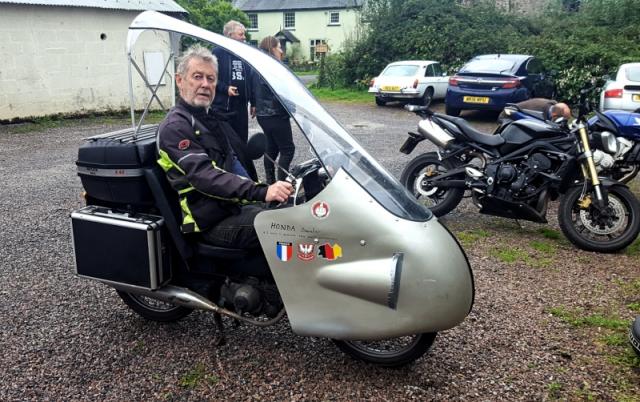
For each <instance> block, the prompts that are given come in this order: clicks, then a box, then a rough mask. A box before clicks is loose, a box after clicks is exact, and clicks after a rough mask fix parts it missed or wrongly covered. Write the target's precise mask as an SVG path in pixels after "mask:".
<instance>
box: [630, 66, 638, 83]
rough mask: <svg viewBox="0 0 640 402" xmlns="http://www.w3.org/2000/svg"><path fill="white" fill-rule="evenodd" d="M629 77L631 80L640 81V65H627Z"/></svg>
mask: <svg viewBox="0 0 640 402" xmlns="http://www.w3.org/2000/svg"><path fill="white" fill-rule="evenodd" d="M627 79H628V80H629V81H640V66H633V67H627Z"/></svg>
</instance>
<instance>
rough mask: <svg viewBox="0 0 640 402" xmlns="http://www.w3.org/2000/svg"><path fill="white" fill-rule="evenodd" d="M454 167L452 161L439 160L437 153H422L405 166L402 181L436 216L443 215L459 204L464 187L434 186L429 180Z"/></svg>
mask: <svg viewBox="0 0 640 402" xmlns="http://www.w3.org/2000/svg"><path fill="white" fill-rule="evenodd" d="M453 168H454V166H453V165H452V164H451V163H450V162H448V161H441V160H439V159H438V155H437V154H435V153H432V152H430V153H426V154H422V155H419V156H417V157H416V158H414V159H413V160H412V161H411V162H409V164H408V165H407V166H406V167H405V168H404V170H403V171H402V175H401V176H400V182H401V183H402V184H403V185H404V186H405V187H406V188H407V189H408V190H409V191H410V192H411V194H413V195H414V196H415V197H416V198H417V199H418V201H419V202H421V203H422V204H424V206H426V207H427V208H429V209H430V210H431V212H433V213H434V215H435V216H443V215H445V214H447V213H449V212H451V211H452V210H453V209H454V208H455V207H457V206H458V204H459V203H460V201H461V200H462V197H463V196H464V189H463V188H440V187H433V186H431V185H429V184H428V182H429V181H431V180H432V179H434V178H435V177H436V176H438V175H441V174H444V173H446V172H448V171H449V170H451V169H453Z"/></svg>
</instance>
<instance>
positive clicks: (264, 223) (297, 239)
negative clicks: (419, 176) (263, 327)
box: [128, 11, 474, 339]
mask: <svg viewBox="0 0 640 402" xmlns="http://www.w3.org/2000/svg"><path fill="white" fill-rule="evenodd" d="M148 29H151V30H159V31H166V32H169V33H170V34H171V35H172V43H176V44H177V43H178V42H179V36H180V35H187V36H190V37H193V38H196V39H198V40H202V41H206V42H210V43H211V44H214V45H216V46H221V47H223V48H225V49H227V50H228V51H230V52H231V53H233V54H235V55H236V56H238V57H240V58H242V59H243V60H245V61H246V62H247V63H248V64H249V65H251V66H252V67H253V68H254V70H255V71H258V72H259V73H260V75H261V76H262V78H263V79H264V81H265V82H266V83H267V85H269V86H270V88H271V90H272V91H273V93H274V94H276V95H277V97H278V98H279V100H280V102H281V104H282V105H283V106H284V107H285V108H286V110H287V111H288V112H289V114H290V116H291V117H292V119H293V121H294V122H295V123H296V124H297V126H298V128H299V129H300V131H301V132H302V135H303V136H304V137H305V139H306V140H307V141H308V143H309V145H310V150H311V151H312V152H313V154H314V155H315V156H316V157H317V158H318V159H319V160H320V162H321V163H322V164H323V166H324V169H325V171H326V172H327V174H328V175H329V177H330V182H329V183H328V185H327V186H326V187H325V188H324V189H323V190H322V191H321V192H320V193H318V194H317V195H316V196H315V197H314V198H313V199H311V200H307V202H305V203H302V204H300V205H295V206H292V207H288V208H280V209H272V210H266V211H264V212H261V213H260V214H258V216H257V217H256V220H255V226H256V231H257V233H258V237H259V239H260V243H261V245H262V248H263V250H264V253H265V256H266V258H267V261H268V262H269V266H270V268H271V271H272V273H273V276H274V278H275V281H276V284H277V286H278V289H279V292H280V294H281V296H282V299H283V301H284V304H285V307H286V310H287V316H288V318H289V321H290V323H291V326H292V328H293V330H294V331H295V332H296V333H298V334H301V335H310V336H323V337H330V338H336V339H382V338H388V337H395V336H402V335H409V334H415V333H423V332H435V331H440V330H444V329H448V328H451V327H453V326H455V325H456V324H458V323H459V322H461V321H462V320H463V319H464V317H466V315H467V314H468V313H469V311H470V309H471V306H472V304H473V297H474V285H473V276H472V272H471V268H470V266H469V263H468V260H467V258H466V256H465V254H464V251H463V250H462V248H461V247H460V245H459V244H458V243H457V241H456V239H455V237H454V236H453V235H452V234H451V233H450V232H448V230H447V229H446V228H445V227H444V226H442V225H441V224H440V223H439V222H438V220H437V219H436V218H435V217H434V216H433V215H432V214H431V212H430V211H429V210H428V209H426V208H425V207H424V206H422V205H420V204H418V203H417V202H416V200H415V198H414V197H413V196H412V195H411V194H409V192H407V191H406V189H405V188H404V187H403V186H402V185H401V184H400V182H399V181H398V180H397V179H396V178H395V177H394V176H393V175H391V174H390V173H389V172H387V171H386V170H385V169H384V168H383V167H382V166H381V165H380V164H379V163H378V162H377V161H376V160H375V159H374V158H372V157H371V156H370V155H369V154H368V153H367V152H366V151H365V150H364V148H362V146H360V144H359V143H358V142H357V141H356V140H355V139H354V138H353V137H351V136H350V135H349V134H348V133H347V131H346V130H345V129H344V128H343V127H342V126H341V125H340V124H339V123H338V122H337V121H336V120H335V119H334V118H333V116H331V115H330V114H329V113H328V112H327V111H326V110H325V109H324V108H323V107H322V106H321V105H320V104H319V103H318V102H317V101H316V100H315V98H314V97H313V96H312V95H311V93H310V92H309V91H308V89H307V88H306V87H305V86H304V85H303V84H302V83H301V82H300V80H299V79H298V78H297V77H296V76H295V75H294V74H293V73H292V72H291V71H290V70H289V69H288V68H287V67H285V66H284V65H283V64H281V63H280V62H278V61H277V60H275V59H274V58H272V57H270V56H269V55H267V54H266V53H264V52H261V51H259V50H257V49H256V48H254V47H252V46H250V45H247V44H245V43H241V42H238V41H235V40H232V39H229V38H226V37H224V36H222V35H218V34H214V33H212V32H209V31H206V30H204V29H202V28H198V27H195V26H193V25H190V24H188V23H186V22H183V21H179V20H176V19H174V18H171V17H168V16H165V15H163V14H160V13H157V12H153V11H146V12H143V13H141V14H140V15H139V16H138V17H136V19H135V20H134V21H133V22H132V24H131V26H130V29H129V35H128V53H129V54H130V52H131V48H132V47H133V45H134V43H135V42H136V39H137V37H138V36H139V35H140V33H141V32H142V31H144V30H148ZM177 48H179V46H177V45H176V49H177ZM258 66H259V68H258Z"/></svg>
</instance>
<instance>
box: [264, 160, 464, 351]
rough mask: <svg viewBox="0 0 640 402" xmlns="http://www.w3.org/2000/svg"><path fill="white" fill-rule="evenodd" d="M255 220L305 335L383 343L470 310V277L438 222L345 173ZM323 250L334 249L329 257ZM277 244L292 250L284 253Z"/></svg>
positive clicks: (454, 320) (435, 327) (448, 322)
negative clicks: (401, 209)
mask: <svg viewBox="0 0 640 402" xmlns="http://www.w3.org/2000/svg"><path fill="white" fill-rule="evenodd" d="M318 201H322V202H323V203H324V204H323V205H326V210H327V211H328V213H327V214H326V217H324V218H323V219H319V218H317V217H315V216H314V215H313V213H312V207H313V205H314V204H316V202H318ZM255 226H256V231H257V233H258V237H259V239H260V243H261V245H262V248H263V250H264V251H265V255H266V258H267V261H268V263H269V266H270V267H271V271H272V273H273V276H274V278H275V280H276V283H277V285H278V289H279V291H280V294H281V295H282V298H283V301H284V304H285V307H286V310H287V315H288V317H289V321H290V323H291V327H292V328H293V330H294V332H296V333H298V334H300V335H309V336H323V337H330V338H336V339H382V338H389V337H395V336H403V335H409V334H415V333H423V332H435V331H440V330H444V329H448V328H451V327H453V326H455V325H456V324H458V323H459V322H461V321H462V320H463V319H464V317H465V316H466V315H467V314H468V313H469V311H470V309H471V305H472V303H473V277H472V274H471V269H470V267H469V264H468V261H467V259H466V256H465V255H464V253H463V251H462V249H461V248H460V247H459V245H458V244H457V242H456V240H455V238H454V237H453V236H452V235H451V234H450V233H449V232H448V231H447V230H446V229H445V228H444V227H443V226H442V225H440V224H439V223H438V222H437V220H436V219H431V220H429V221H426V222H415V221H411V220H407V219H400V218H398V217H397V216H395V215H393V214H392V213H390V212H389V211H387V210H386V209H385V208H383V207H382V206H381V205H380V204H379V203H378V202H376V200H375V199H374V198H373V197H372V196H371V194H369V192H367V191H365V190H364V189H363V188H362V187H361V186H360V185H359V184H358V183H357V182H356V181H355V180H354V179H353V178H352V177H351V176H349V175H348V174H347V173H346V171H345V170H342V169H341V170H340V171H338V173H337V174H336V175H335V176H334V178H333V180H332V181H331V182H330V183H329V184H328V186H327V187H326V188H325V189H324V190H323V191H322V192H321V193H319V194H318V195H317V196H316V197H315V198H314V199H312V200H310V201H308V202H306V203H305V204H302V205H297V206H293V207H290V208H282V209H273V210H267V211H265V212H262V213H260V214H258V216H257V217H256V220H255ZM299 245H303V246H304V247H303V249H304V252H303V253H302V257H299V256H298V252H299V251H300V249H299ZM309 245H313V248H314V255H313V258H312V259H309V255H308V250H309ZM323 246H326V247H329V248H331V249H332V250H333V251H334V252H335V253H334V255H331V256H330V258H325V256H326V254H325V253H324V252H323V249H320V248H321V247H323ZM278 247H281V248H282V247H291V248H292V250H291V251H292V252H291V253H290V254H288V255H287V256H286V257H285V258H282V253H280V254H279V253H278ZM326 247H325V248H326ZM336 251H337V252H336ZM283 259H284V260H286V261H283Z"/></svg>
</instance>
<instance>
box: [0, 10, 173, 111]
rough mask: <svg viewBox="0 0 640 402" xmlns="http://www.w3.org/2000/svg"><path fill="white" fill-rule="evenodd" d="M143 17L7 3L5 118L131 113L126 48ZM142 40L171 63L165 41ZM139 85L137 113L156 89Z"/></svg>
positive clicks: (3, 23) (2, 45)
mask: <svg viewBox="0 0 640 402" xmlns="http://www.w3.org/2000/svg"><path fill="white" fill-rule="evenodd" d="M138 13H139V12H137V11H124V10H107V9H95V8H81V7H52V6H26V5H11V4H4V5H0V59H1V60H2V61H1V62H0V120H10V119H14V118H25V117H32V116H45V115H52V114H58V113H62V114H74V113H82V112H89V111H108V110H121V109H128V108H129V104H130V102H129V84H128V83H129V80H128V69H127V64H128V63H127V57H126V49H125V46H126V37H127V27H128V26H129V24H130V23H131V21H132V20H133V19H134V18H135V16H136V15H138ZM142 39H143V41H144V42H146V45H145V46H139V47H136V51H137V50H138V49H142V48H143V47H144V48H146V51H157V52H162V55H163V56H162V57H163V58H164V60H165V61H166V60H167V57H168V55H169V44H168V40H167V38H166V37H165V35H162V34H158V35H154V34H145V35H144V38H142ZM140 59H141V57H140ZM140 67H141V68H142V69H144V63H143V62H142V61H141V62H140ZM134 74H136V75H137V73H135V72H134ZM170 82H171V81H170V80H168V79H167V80H166V83H167V85H165V86H164V87H162V88H161V90H160V92H159V94H160V98H161V100H163V102H165V106H166V105H167V104H169V105H170V103H171V102H170V99H171V98H170V94H171V93H172V88H169V87H170V85H168V84H170ZM135 87H136V89H135V93H136V101H137V102H136V103H137V104H136V108H142V107H144V106H145V105H146V102H147V101H148V99H149V95H148V93H149V91H147V90H146V88H145V87H144V84H143V82H142V81H141V80H136V84H135Z"/></svg>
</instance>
